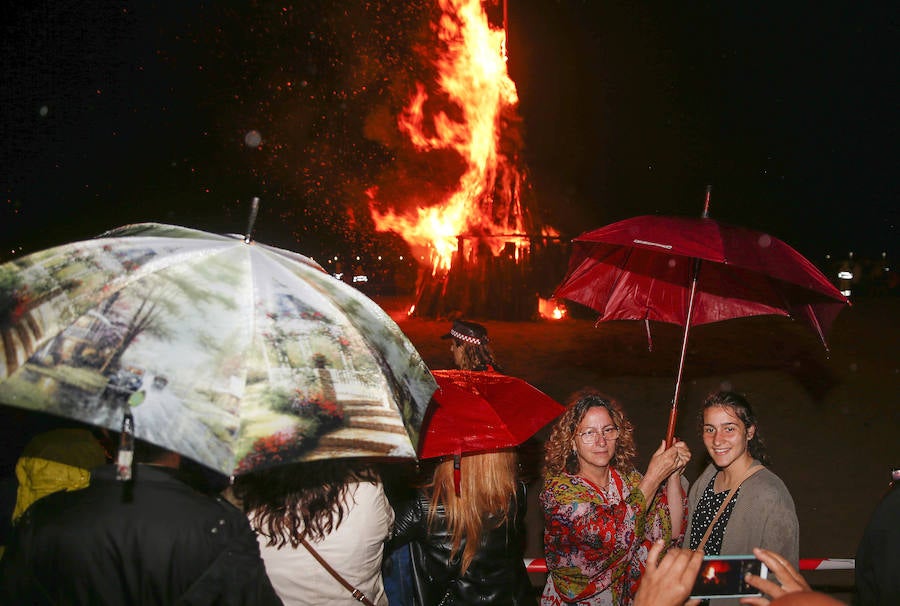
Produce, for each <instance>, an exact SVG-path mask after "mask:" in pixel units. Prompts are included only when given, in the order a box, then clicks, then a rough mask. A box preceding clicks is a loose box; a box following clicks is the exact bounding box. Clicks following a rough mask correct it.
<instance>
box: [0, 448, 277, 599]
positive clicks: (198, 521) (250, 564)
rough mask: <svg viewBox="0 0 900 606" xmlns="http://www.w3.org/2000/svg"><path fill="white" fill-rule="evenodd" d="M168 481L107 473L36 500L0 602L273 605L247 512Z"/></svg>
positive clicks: (1, 581) (13, 545)
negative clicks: (130, 479)
mask: <svg viewBox="0 0 900 606" xmlns="http://www.w3.org/2000/svg"><path fill="white" fill-rule="evenodd" d="M175 474H176V471H175V470H174V469H165V468H161V467H155V466H149V465H140V466H137V467H136V468H135V478H134V480H133V482H130V483H127V482H126V483H123V482H120V481H117V480H116V474H115V467H114V466H106V467H102V468H98V469H95V470H94V472H93V474H92V478H91V483H90V485H89V486H88V487H87V488H84V489H82V490H77V491H73V492H60V493H56V494H52V495H49V496H47V497H44V498H43V499H41V500H40V501H38V502H36V503H35V504H34V505H32V506H31V507H30V508H29V509H28V511H27V512H26V513H25V515H23V516H22V518H21V520H20V521H19V523H18V525H17V527H16V530H15V532H14V534H13V538H12V540H11V542H10V545H9V547H8V549H7V552H6V554H5V556H4V558H3V560H2V562H0V586H2V590H0V592H2V593H0V595H2V596H3V602H2V603H4V604H84V605H88V604H90V605H92V606H97V605H106V604H108V605H119V604H174V603H176V602H179V601H180V600H181V601H183V603H190V604H280V601H279V600H278V598H277V596H276V595H275V593H274V591H273V589H272V586H271V584H270V583H269V580H268V578H267V577H266V575H265V568H264V566H263V563H262V560H261V559H260V556H259V549H258V547H257V544H256V537H255V535H254V533H253V531H252V530H251V529H250V527H249V524H248V523H247V519H246V518H245V517H244V515H243V514H242V513H241V512H240V511H239V510H238V509H237V508H235V507H234V506H232V505H230V504H229V503H227V502H226V501H225V500H224V499H221V498H213V497H209V496H206V495H202V494H200V493H198V492H196V491H195V490H193V489H192V488H191V487H190V486H188V485H187V484H185V483H183V482H181V481H180V480H179V479H177V478H176V477H175Z"/></svg>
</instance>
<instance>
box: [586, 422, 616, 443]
mask: <svg viewBox="0 0 900 606" xmlns="http://www.w3.org/2000/svg"><path fill="white" fill-rule="evenodd" d="M576 435H577V436H578V437H579V438H581V441H582V442H584V443H585V444H587V445H588V446H590V445H591V444H596V443H597V440H599V439H600V437H601V436H602V437H603V440H604V441H611V440H615V439H616V438H618V437H619V428H618V427H615V426H613V425H610V426H609V427H604V428H603V429H594V428H593V427H592V428H591V429H587V430H585V431H582V432H581V433H578V434H576Z"/></svg>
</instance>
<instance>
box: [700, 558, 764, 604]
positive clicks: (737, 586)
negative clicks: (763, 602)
mask: <svg viewBox="0 0 900 606" xmlns="http://www.w3.org/2000/svg"><path fill="white" fill-rule="evenodd" d="M748 572H749V573H752V574H755V575H757V576H760V577H762V578H766V576H767V575H768V569H767V568H766V566H765V564H763V563H762V562H760V561H759V560H757V559H756V558H755V557H753V556H745V555H738V556H707V557H705V558H703V566H701V567H700V572H699V573H698V574H697V580H696V581H695V582H694V589H693V590H692V591H691V597H692V598H702V599H712V598H734V597H740V596H747V595H762V594H761V593H760V591H759V590H758V589H756V588H755V587H753V586H752V585H748V584H747V583H746V582H745V581H744V575H745V574H747V573H748Z"/></svg>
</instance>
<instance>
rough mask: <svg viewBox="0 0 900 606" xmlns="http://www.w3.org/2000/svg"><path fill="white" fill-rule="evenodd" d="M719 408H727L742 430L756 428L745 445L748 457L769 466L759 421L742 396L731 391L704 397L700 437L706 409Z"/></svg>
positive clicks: (769, 462) (718, 392) (701, 410)
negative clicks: (738, 420)
mask: <svg viewBox="0 0 900 606" xmlns="http://www.w3.org/2000/svg"><path fill="white" fill-rule="evenodd" d="M715 406H721V407H723V408H728V409H729V410H731V411H732V412H733V413H734V416H736V417H737V418H738V419H740V420H741V422H742V423H743V424H744V430H745V431H746V430H749V429H750V428H751V427H756V430H755V431H754V432H753V437H752V438H750V441H749V442H748V443H747V450H748V451H750V456H751V457H753V458H754V459H756V460H758V461H759V462H760V463H762V464H763V465H767V466H768V465H770V464H771V461H770V460H769V455H768V454H767V453H766V444H765V442H764V441H763V439H762V436H761V435H760V431H759V421H757V420H756V414H755V413H754V412H753V408H752V407H751V406H750V402H748V401H747V398H745V397H744V396H742V395H740V394H738V393H735V392H733V391H717V392H715V393H711V394H709V395H708V396H706V399H705V400H704V401H703V408H701V409H700V435H701V436H702V435H703V413H704V412H705V411H706V410H707V409H708V408H713V407H715Z"/></svg>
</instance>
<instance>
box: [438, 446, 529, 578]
mask: <svg viewBox="0 0 900 606" xmlns="http://www.w3.org/2000/svg"><path fill="white" fill-rule="evenodd" d="M517 470H518V455H517V453H516V452H515V451H514V450H498V451H493V452H482V453H478V454H472V455H464V456H463V457H461V459H460V496H456V489H455V485H454V484H455V483H454V479H453V478H454V473H453V459H445V460H443V461H441V462H440V463H438V464H437V466H436V467H435V468H434V474H433V476H432V480H431V482H430V483H429V484H428V485H427V486H426V488H427V489H429V491H430V492H431V502H430V506H429V509H428V525H429V527H431V526H432V525H433V524H434V523H435V520H436V517H435V516H436V514H437V511H438V508H439V507H440V506H441V505H443V507H444V511H445V512H446V518H447V532H449V533H450V538H451V539H452V541H453V547H452V549H451V552H450V558H451V559H453V558H455V557H456V554H457V552H459V549H460V546H461V545H462V542H463V539H465V542H466V545H465V547H464V548H463V550H462V557H461V560H460V562H461V563H460V574H464V573H465V571H466V569H468V567H469V564H471V563H472V560H473V559H474V557H475V553H476V552H477V551H478V549H479V547H480V546H481V535H482V531H483V530H484V528H485V526H486V525H490V526H491V527H494V528H496V527H499V526H501V525H502V524H504V523H505V522H507V520H508V519H509V515H510V512H511V511H512V512H514V511H515V510H516V508H515V503H516V500H517V497H516V483H517V481H518V476H517Z"/></svg>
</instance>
